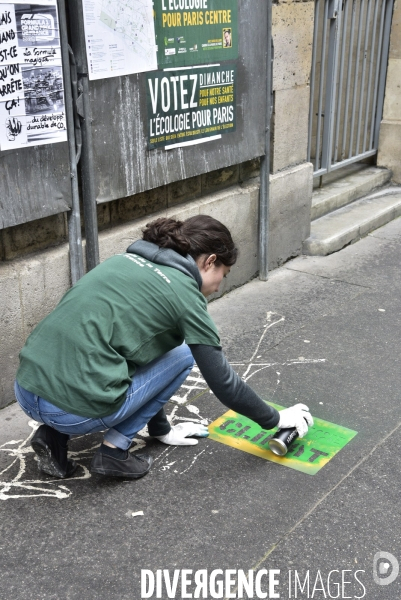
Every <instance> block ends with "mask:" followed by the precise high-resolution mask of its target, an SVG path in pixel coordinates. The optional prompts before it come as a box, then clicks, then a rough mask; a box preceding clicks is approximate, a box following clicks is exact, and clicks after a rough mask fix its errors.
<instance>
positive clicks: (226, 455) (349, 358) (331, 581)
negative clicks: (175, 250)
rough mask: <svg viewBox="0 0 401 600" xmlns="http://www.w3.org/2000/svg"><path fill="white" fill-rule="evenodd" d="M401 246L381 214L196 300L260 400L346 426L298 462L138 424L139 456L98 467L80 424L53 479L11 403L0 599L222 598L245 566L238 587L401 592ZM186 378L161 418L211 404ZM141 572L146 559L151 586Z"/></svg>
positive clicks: (399, 230)
mask: <svg viewBox="0 0 401 600" xmlns="http://www.w3.org/2000/svg"><path fill="white" fill-rule="evenodd" d="M400 259H401V219H397V220H396V221H393V222H391V223H389V224H388V225H385V226H384V227H382V228H381V229H379V230H377V231H375V232H374V233H373V234H371V235H369V236H368V237H367V238H364V239H363V240H361V241H360V242H358V243H356V244H354V245H352V246H349V247H347V248H345V249H344V250H342V251H341V252H339V253H337V254H333V255H330V256H328V257H299V258H297V259H295V260H293V261H291V262H288V263H287V264H286V265H285V266H284V267H282V268H280V269H277V270H276V271H273V272H272V273H271V274H270V279H269V281H268V282H266V283H262V282H260V281H257V280H255V281H253V282H251V283H249V284H247V285H245V286H243V287H242V288H239V289H237V290H235V291H234V292H231V293H230V294H228V295H226V296H224V297H223V298H222V299H220V300H217V301H216V302H213V303H211V305H210V313H211V314H212V316H213V318H214V319H215V321H216V323H217V325H218V327H219V330H220V332H221V336H222V343H223V347H224V348H225V351H226V354H227V356H228V359H229V360H230V362H232V363H233V364H235V368H236V369H237V370H238V372H240V374H241V375H242V376H244V377H245V378H246V379H247V380H249V383H250V385H251V386H252V387H253V388H254V389H255V390H256V391H257V392H258V393H259V394H260V395H261V396H262V397H263V398H265V399H266V400H270V401H273V402H275V403H277V404H280V405H282V406H290V405H291V404H294V403H295V402H305V403H307V404H308V405H309V407H310V409H311V412H312V414H313V415H314V416H315V417H317V418H320V419H324V420H326V421H329V422H331V423H335V424H337V425H341V426H343V427H347V428H349V429H351V430H354V431H357V432H358V433H357V435H356V436H355V437H354V438H353V439H352V440H351V441H350V442H349V443H348V444H347V445H346V446H345V447H344V448H343V449H342V450H340V452H339V453H338V454H336V456H334V458H332V459H331V460H330V461H329V462H328V463H327V464H326V465H325V466H324V467H323V468H322V469H321V470H320V471H319V472H318V473H316V474H315V475H313V476H311V475H309V474H306V473H303V472H300V471H297V470H294V469H292V468H287V467H286V466H283V465H282V464H276V463H274V462H271V461H269V460H264V459H263V458H260V457H257V456H254V455H252V454H249V453H246V452H243V451H241V450H238V449H235V448H232V447H230V446H228V445H224V444H221V443H218V442H216V441H214V440H212V439H210V438H209V439H205V440H200V442H199V444H198V445H197V446H188V447H167V446H164V445H162V444H161V443H159V442H157V441H153V440H150V439H149V438H146V436H138V440H139V444H138V445H140V446H141V445H146V449H147V451H149V452H150V453H151V454H152V455H153V456H154V458H155V463H154V466H153V469H152V470H151V472H150V473H149V474H148V475H147V476H146V477H144V478H143V479H141V480H138V481H134V482H123V481H115V480H112V479H99V478H95V477H91V476H90V474H89V472H88V466H89V464H90V459H91V456H92V453H93V448H94V447H96V446H97V444H98V443H99V440H100V439H101V436H100V435H92V436H85V437H79V438H74V439H73V440H72V441H71V443H70V448H71V451H72V453H73V455H74V456H75V458H76V460H78V462H79V464H80V467H79V469H78V470H77V472H76V475H75V477H73V478H71V479H70V480H61V481H60V480H57V481H55V480H52V479H51V478H49V477H46V476H45V475H40V474H39V473H38V471H37V469H36V464H35V461H34V454H33V452H32V451H31V448H30V445H29V439H28V438H29V436H30V435H31V434H32V431H33V429H32V425H33V424H28V422H27V419H26V418H25V417H24V416H23V415H22V413H21V412H20V410H19V409H18V407H16V406H15V405H13V406H11V407H8V408H6V409H4V410H2V411H0V422H1V427H0V510H1V513H2V514H1V517H0V523H1V525H0V528H1V538H0V540H1V542H0V545H1V553H0V598H1V600H27V599H29V600H50V599H52V600H53V599H57V600H64V599H65V600H67V599H68V600H72V599H74V600H75V599H78V598H79V599H82V598H84V599H85V600H86V599H91V600H92V599H98V598H104V599H108V600H137V599H138V600H139V599H141V598H142V597H143V598H145V597H150V598H163V600H166V599H167V598H177V599H178V598H180V599H181V598H191V597H201V598H229V597H230V598H236V597H239V596H238V593H237V592H236V591H235V590H236V587H237V584H238V582H239V581H240V578H241V577H242V575H241V574H238V571H239V570H242V571H244V572H245V575H246V576H247V577H248V581H250V577H249V573H248V571H249V570H250V569H254V570H255V574H254V577H255V581H254V585H253V587H252V589H253V591H254V593H253V595H251V594H247V593H244V595H243V597H244V598H248V597H253V598H259V597H260V598H262V597H265V598H269V597H271V598H273V597H274V598H276V597H277V598H278V597H280V598H315V599H321V598H367V599H368V600H397V599H398V598H400V588H401V586H400V582H401V575H400V576H399V577H398V578H395V575H396V573H397V559H398V561H399V562H401V523H400V517H399V515H400V509H399V496H400V494H399V488H400V482H401V468H400V467H401V459H400V455H401V435H400V429H401V428H400V425H401V411H400V402H399V397H400V392H399V389H400V386H401V368H400V366H401V365H400V345H401V343H400V332H401V316H400V297H401V275H400ZM187 384H188V386H187V387H183V388H182V389H181V390H180V392H179V395H178V396H177V397H176V398H174V399H173V402H171V403H170V404H169V405H168V411H167V412H169V413H170V414H171V415H172V419H173V420H175V422H178V421H179V420H180V419H184V420H185V419H194V420H202V421H204V422H208V423H211V422H212V421H214V420H215V419H217V418H218V417H220V416H221V415H222V414H223V413H225V412H226V409H225V407H224V406H222V405H221V404H220V403H219V401H218V400H217V399H216V398H215V397H214V396H213V395H212V394H211V393H210V392H209V390H207V388H206V386H205V383H204V381H203V380H202V378H201V377H200V375H199V373H197V372H196V371H195V372H194V373H193V374H192V376H191V379H189V380H188V381H187ZM284 460H285V459H284ZM141 511H143V515H142V514H136V515H135V513H140V512H141ZM379 552H382V553H387V554H382V555H381V556H380V555H378V553H379ZM374 560H375V563H376V566H375V579H376V581H375V579H374ZM183 569H188V570H192V572H191V573H190V572H188V573H185V572H184V573H183V571H182V570H183ZM202 569H207V574H202V573H200V570H202ZM216 569H217V570H222V571H223V574H220V573H219V572H217V573H216V572H215V573H214V574H212V571H213V570H216ZM228 569H232V570H233V571H232V572H231V573H230V572H227V570H228ZM143 570H147V571H149V572H152V573H153V574H154V575H155V574H156V573H157V572H158V571H159V576H160V588H161V593H158V590H157V586H155V589H154V593H153V594H150V592H151V590H149V585H148V584H149V582H150V580H151V579H152V575H151V574H150V573H147V575H146V577H145V574H144V571H143ZM160 570H165V573H164V574H163V573H161V572H160ZM175 570H176V577H177V578H178V587H177V590H176V591H175V590H174V589H173V590H171V591H170V592H169V590H168V583H169V577H170V578H171V582H170V583H174V581H173V576H174V572H175ZM264 570H266V571H267V572H265V571H264ZM273 570H275V571H276V572H272V571H273ZM141 571H143V572H142V576H143V577H142V579H143V581H145V582H146V584H147V585H146V586H145V588H146V589H145V588H144V592H145V593H144V594H141ZM278 571H279V572H278ZM202 578H203V579H202ZM225 578H226V579H225ZM166 579H167V587H166ZM185 579H187V580H188V581H192V582H193V583H192V585H188V586H187V590H186V591H185V589H182V588H181V587H180V584H181V583H183V582H184V583H185ZM269 579H270V584H271V585H270V589H269V585H268V581H269ZM392 579H394V581H392V582H391V580H392ZM156 580H157V577H156ZM220 580H221V582H222V583H221V584H220V583H219V582H220ZM231 581H232V584H231V583H230V582H231ZM202 582H204V583H205V585H203V587H202V586H201V585H200V583H202ZM197 584H199V585H198V590H197V595H196V593H195V590H196V588H197ZM259 584H260V585H259ZM205 586H206V587H205ZM184 588H185V586H184ZM148 591H149V593H146V592H148ZM264 594H266V595H264ZM278 594H279V595H278Z"/></svg>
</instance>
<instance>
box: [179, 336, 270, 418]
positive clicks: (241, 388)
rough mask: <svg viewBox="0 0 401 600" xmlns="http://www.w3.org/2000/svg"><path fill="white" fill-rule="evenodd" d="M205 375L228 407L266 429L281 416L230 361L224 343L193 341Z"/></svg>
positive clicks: (212, 388)
mask: <svg viewBox="0 0 401 600" xmlns="http://www.w3.org/2000/svg"><path fill="white" fill-rule="evenodd" d="M189 347H190V349H191V352H192V355H193V357H194V359H195V361H196V364H197V365H198V367H199V370H200V372H201V373H202V376H203V378H204V379H205V381H206V383H207V384H208V386H209V387H210V389H211V390H212V392H213V394H214V395H215V396H216V397H217V398H218V399H219V400H220V402H222V403H223V404H224V405H225V406H227V407H228V408H230V409H231V410H234V411H235V412H238V413H240V414H241V415H243V416H244V417H248V418H249V419H252V421H255V423H257V424H258V425H260V427H262V429H273V427H276V425H277V424H278V422H279V420H280V417H279V413H278V411H277V410H276V409H275V408H273V407H271V406H269V405H268V404H266V402H264V401H263V400H262V399H261V398H260V397H259V396H258V395H257V394H256V393H255V392H254V391H253V390H252V388H250V387H249V385H248V384H246V383H245V381H243V380H242V379H241V378H240V377H239V375H238V374H237V373H236V372H235V371H234V369H233V368H232V367H231V365H230V364H229V363H228V361H227V359H226V357H225V356H224V353H223V351H222V349H221V347H220V346H206V345H203V344H189Z"/></svg>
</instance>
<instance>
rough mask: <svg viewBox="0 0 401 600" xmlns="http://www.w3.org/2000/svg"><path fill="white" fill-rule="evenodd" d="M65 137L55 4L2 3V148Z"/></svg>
mask: <svg viewBox="0 0 401 600" xmlns="http://www.w3.org/2000/svg"><path fill="white" fill-rule="evenodd" d="M66 139H67V132H66V121H65V107H64V85H63V76H62V63H61V50H60V38H59V31H58V14H57V2H56V0H52V1H51V0H37V1H36V2H35V4H25V3H24V4H22V3H20V2H15V3H13V4H10V3H5V2H2V1H1V0H0V149H1V150H11V149H14V148H21V147H24V146H29V145H35V146H36V145H39V144H49V143H54V142H62V141H65V140H66Z"/></svg>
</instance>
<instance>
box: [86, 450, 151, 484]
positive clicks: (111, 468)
mask: <svg viewBox="0 0 401 600" xmlns="http://www.w3.org/2000/svg"><path fill="white" fill-rule="evenodd" d="M152 463H153V458H152V457H151V456H149V455H148V454H130V453H129V452H128V450H126V452H125V455H124V457H123V458H122V457H121V458H116V457H114V456H110V455H109V454H104V453H103V452H101V450H100V448H99V450H97V452H96V453H95V455H94V456H93V458H92V462H91V466H90V472H91V473H97V474H98V475H106V476H108V477H128V478H129V479H139V478H140V477H143V476H144V475H146V473H147V472H148V471H149V469H150V467H151V465H152Z"/></svg>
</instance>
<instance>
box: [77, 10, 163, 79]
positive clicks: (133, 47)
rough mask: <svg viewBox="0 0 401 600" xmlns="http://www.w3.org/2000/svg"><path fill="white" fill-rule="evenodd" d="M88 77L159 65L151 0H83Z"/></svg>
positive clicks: (113, 74)
mask: <svg viewBox="0 0 401 600" xmlns="http://www.w3.org/2000/svg"><path fill="white" fill-rule="evenodd" d="M83 10H84V21H85V42H86V52H87V57H88V71H89V79H93V80H94V79H105V78H107V77H116V76H118V75H129V74H131V73H142V72H144V71H152V70H154V69H156V68H157V57H156V44H155V29H154V21H153V8H152V2H151V0H83Z"/></svg>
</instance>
